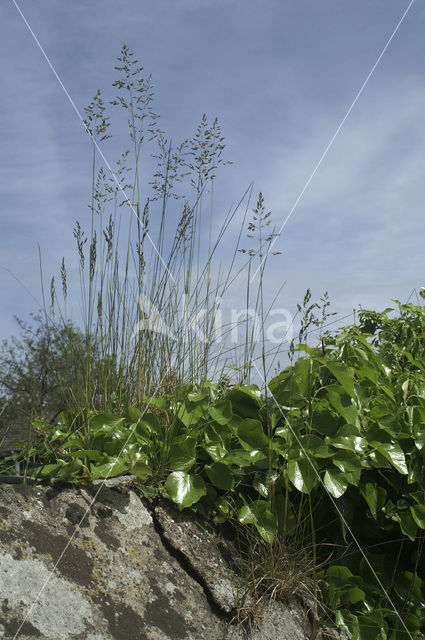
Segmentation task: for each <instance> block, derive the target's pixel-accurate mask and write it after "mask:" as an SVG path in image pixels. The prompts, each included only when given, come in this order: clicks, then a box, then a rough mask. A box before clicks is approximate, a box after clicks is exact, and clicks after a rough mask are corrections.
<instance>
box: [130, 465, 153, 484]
mask: <svg viewBox="0 0 425 640" xmlns="http://www.w3.org/2000/svg"><path fill="white" fill-rule="evenodd" d="M131 473H132V474H133V475H135V476H136V477H137V478H138V479H139V480H142V481H144V480H146V478H149V476H151V475H152V469H151V468H150V466H149V464H148V462H146V461H144V460H139V461H138V462H136V464H135V465H133V466H132V467H131Z"/></svg>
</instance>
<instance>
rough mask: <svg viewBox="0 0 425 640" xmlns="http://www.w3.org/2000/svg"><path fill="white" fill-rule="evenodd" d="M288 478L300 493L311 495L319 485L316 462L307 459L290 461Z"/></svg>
mask: <svg viewBox="0 0 425 640" xmlns="http://www.w3.org/2000/svg"><path fill="white" fill-rule="evenodd" d="M288 477H289V479H290V481H291V482H292V484H293V485H294V487H296V488H297V489H298V491H301V492H302V493H307V494H308V493H310V491H311V490H312V489H314V487H316V486H317V484H318V483H319V478H318V474H317V465H316V461H315V460H314V459H311V458H310V460H307V458H305V457H299V458H298V460H294V459H292V460H289V462H288Z"/></svg>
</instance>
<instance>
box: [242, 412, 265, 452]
mask: <svg viewBox="0 0 425 640" xmlns="http://www.w3.org/2000/svg"><path fill="white" fill-rule="evenodd" d="M238 438H239V440H240V441H241V443H242V446H244V445H245V448H246V446H248V447H249V448H250V449H264V448H265V447H267V445H268V438H267V436H266V434H265V433H264V431H263V426H262V424H261V422H260V421H259V420H253V419H251V418H246V419H245V420H243V421H242V422H241V423H240V425H239V427H238Z"/></svg>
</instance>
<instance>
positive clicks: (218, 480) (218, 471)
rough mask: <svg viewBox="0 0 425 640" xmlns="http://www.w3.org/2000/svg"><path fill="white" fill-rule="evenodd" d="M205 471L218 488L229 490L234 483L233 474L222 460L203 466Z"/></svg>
mask: <svg viewBox="0 0 425 640" xmlns="http://www.w3.org/2000/svg"><path fill="white" fill-rule="evenodd" d="M205 471H206V473H207V476H208V478H209V480H210V481H211V483H212V484H213V485H214V486H215V487H217V488H218V489H224V490H226V491H231V490H232V489H233V486H234V483H235V477H234V474H233V473H232V472H231V471H230V469H229V467H227V466H226V465H225V464H223V463H222V462H214V464H213V465H211V467H205Z"/></svg>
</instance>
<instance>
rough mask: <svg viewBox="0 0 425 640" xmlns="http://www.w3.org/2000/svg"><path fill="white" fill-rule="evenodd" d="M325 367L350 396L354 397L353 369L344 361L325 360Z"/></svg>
mask: <svg viewBox="0 0 425 640" xmlns="http://www.w3.org/2000/svg"><path fill="white" fill-rule="evenodd" d="M326 366H327V368H328V369H329V371H330V372H331V373H332V375H333V376H335V378H336V379H337V380H338V382H339V384H340V385H341V387H342V388H343V389H344V391H345V393H347V394H348V395H349V396H350V398H354V397H355V395H354V369H352V368H351V367H348V366H347V365H346V364H345V363H344V362H327V363H326Z"/></svg>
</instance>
